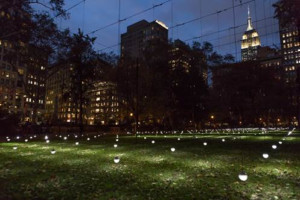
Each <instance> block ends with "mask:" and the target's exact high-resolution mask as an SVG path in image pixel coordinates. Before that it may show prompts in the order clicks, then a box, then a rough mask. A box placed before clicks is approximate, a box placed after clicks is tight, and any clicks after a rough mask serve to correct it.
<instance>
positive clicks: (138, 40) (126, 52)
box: [121, 20, 168, 58]
mask: <svg viewBox="0 0 300 200" xmlns="http://www.w3.org/2000/svg"><path fill="white" fill-rule="evenodd" d="M149 41H157V42H166V43H167V42H168V27H167V26H166V25H165V24H164V23H163V22H160V21H158V20H155V21H153V22H148V21H146V20H142V21H139V22H137V23H135V24H132V25H130V26H128V27H127V32H126V33H124V34H122V35H121V56H122V57H124V56H129V57H131V58H138V57H141V54H142V52H143V51H144V50H145V47H146V45H147V43H148V42H149Z"/></svg>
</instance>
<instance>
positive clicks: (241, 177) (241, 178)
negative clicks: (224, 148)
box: [239, 172, 248, 181]
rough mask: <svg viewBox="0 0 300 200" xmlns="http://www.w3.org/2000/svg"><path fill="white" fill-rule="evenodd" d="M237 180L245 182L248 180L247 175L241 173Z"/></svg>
mask: <svg viewBox="0 0 300 200" xmlns="http://www.w3.org/2000/svg"><path fill="white" fill-rule="evenodd" d="M239 179H240V180H241V181H247V180H248V175H247V174H246V173H245V172H241V173H240V174H239Z"/></svg>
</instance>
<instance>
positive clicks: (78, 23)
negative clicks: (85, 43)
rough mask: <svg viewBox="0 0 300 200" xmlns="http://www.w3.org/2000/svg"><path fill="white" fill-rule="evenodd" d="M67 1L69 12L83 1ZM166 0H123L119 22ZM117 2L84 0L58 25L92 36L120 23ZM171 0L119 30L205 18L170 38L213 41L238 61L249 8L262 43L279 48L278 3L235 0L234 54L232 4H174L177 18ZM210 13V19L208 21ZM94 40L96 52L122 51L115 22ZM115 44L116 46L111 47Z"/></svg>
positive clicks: (207, 0)
mask: <svg viewBox="0 0 300 200" xmlns="http://www.w3.org/2000/svg"><path fill="white" fill-rule="evenodd" d="M65 1H66V5H65V8H70V7H71V6H72V5H74V4H76V3H78V2H80V1H81V0H65ZM165 1H167V0H121V19H124V18H126V17H128V16H131V15H133V14H135V13H138V12H140V11H143V10H145V9H147V8H151V7H152V6H153V5H158V4H160V3H163V2H165ZM118 2H119V0H86V1H85V3H81V4H80V5H79V6H77V7H75V8H74V9H72V10H70V18H69V19H68V20H61V19H57V23H58V25H59V27H60V28H70V30H71V31H72V32H76V31H77V30H78V28H80V29H83V30H84V32H85V33H90V32H92V31H94V30H96V29H98V28H102V27H104V26H106V25H108V24H111V23H114V22H116V21H117V20H118V5H119V4H118ZM171 2H172V1H169V2H167V3H165V4H164V5H162V6H158V7H156V8H155V9H152V10H150V11H148V12H145V13H143V14H140V15H138V16H136V17H133V18H131V19H128V20H125V21H123V22H122V23H121V26H120V27H121V33H124V32H126V28H127V26H128V25H131V24H133V23H135V22H137V21H139V20H142V19H146V20H148V21H153V20H155V19H158V20H160V21H162V22H164V23H165V24H166V25H167V26H168V27H171V26H172V21H173V25H174V26H176V25H178V24H182V23H184V22H186V21H189V20H192V19H195V18H200V17H202V19H201V20H196V21H194V22H192V23H188V24H185V25H182V26H177V27H175V28H173V29H170V30H169V38H172V36H173V38H174V39H181V40H183V41H186V42H188V43H191V42H192V41H193V39H192V38H194V37H199V36H200V37H199V38H197V39H194V40H197V41H200V42H203V41H208V42H211V43H212V44H213V45H214V47H215V50H217V51H218V52H219V53H221V54H226V53H231V54H233V55H234V56H236V57H237V58H238V60H239V59H240V40H241V37H242V34H243V32H244V31H245V30H246V23H247V9H248V6H249V7H250V10H251V16H252V20H253V24H254V27H255V28H256V30H257V31H258V33H259V34H260V37H261V41H262V45H263V46H273V45H276V46H278V47H279V46H280V42H279V34H278V22H277V20H276V19H274V18H273V17H272V16H273V14H274V9H273V8H272V4H273V3H274V2H276V0H234V5H235V6H236V7H235V21H236V27H237V28H235V32H236V41H237V42H236V44H237V45H236V46H237V52H236V50H235V42H234V41H235V38H234V29H233V28H232V27H234V20H233V10H232V9H229V8H231V7H232V0H173V20H172V14H171V13H172V12H171V10H172V3H171ZM240 4H243V5H240ZM218 11H222V12H218ZM217 13H218V14H217ZM209 14H212V15H210V16H208V17H205V16H207V15H209ZM256 21H257V22H256ZM92 36H95V37H97V42H96V44H95V48H96V49H97V50H103V51H106V52H107V51H114V52H116V53H118V46H117V44H118V25H117V24H116V25H113V26H110V27H108V28H105V29H103V30H101V31H98V32H96V33H95V34H93V35H92ZM111 46H114V47H112V48H109V47H111Z"/></svg>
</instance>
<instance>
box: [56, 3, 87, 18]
mask: <svg viewBox="0 0 300 200" xmlns="http://www.w3.org/2000/svg"><path fill="white" fill-rule="evenodd" d="M85 1H86V0H82V1H80V2H78V3H76V4H74V5H73V6H71V7H70V8H68V9H67V10H65V12H68V11H70V10H72V9H73V8H75V7H77V6H79V5H80V4H81V3H83V2H85ZM62 14H63V12H60V13H58V14H57V15H55V16H54V18H56V17H59V16H60V15H62Z"/></svg>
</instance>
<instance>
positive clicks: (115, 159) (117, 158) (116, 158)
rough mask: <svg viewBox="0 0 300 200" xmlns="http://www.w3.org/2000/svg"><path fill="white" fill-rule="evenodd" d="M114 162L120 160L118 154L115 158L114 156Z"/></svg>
mask: <svg viewBox="0 0 300 200" xmlns="http://www.w3.org/2000/svg"><path fill="white" fill-rule="evenodd" d="M114 162H115V163H116V164H117V163H119V162H120V158H119V157H118V156H116V157H115V158H114Z"/></svg>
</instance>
